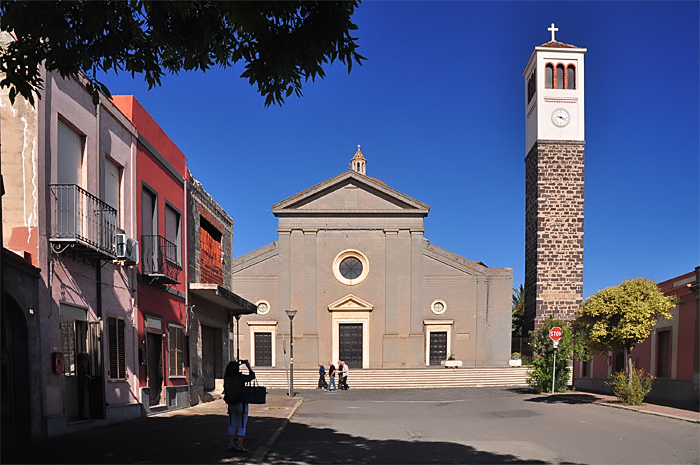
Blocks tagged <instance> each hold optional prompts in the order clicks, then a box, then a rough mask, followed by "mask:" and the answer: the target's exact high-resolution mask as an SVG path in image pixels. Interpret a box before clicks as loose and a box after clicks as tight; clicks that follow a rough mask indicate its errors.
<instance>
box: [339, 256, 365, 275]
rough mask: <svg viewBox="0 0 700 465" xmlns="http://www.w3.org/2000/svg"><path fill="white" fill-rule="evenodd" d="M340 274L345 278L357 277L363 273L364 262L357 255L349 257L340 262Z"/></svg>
mask: <svg viewBox="0 0 700 465" xmlns="http://www.w3.org/2000/svg"><path fill="white" fill-rule="evenodd" d="M340 274H341V275H343V278H345V279H357V278H358V277H360V275H361V274H362V262H361V261H360V260H358V259H357V258H356V257H347V258H345V259H344V260H343V261H342V262H340Z"/></svg>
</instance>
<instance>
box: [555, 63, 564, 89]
mask: <svg viewBox="0 0 700 465" xmlns="http://www.w3.org/2000/svg"><path fill="white" fill-rule="evenodd" d="M556 84H557V89H563V88H564V65H562V64H558V65H557V81H556Z"/></svg>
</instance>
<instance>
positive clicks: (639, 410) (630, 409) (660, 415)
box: [594, 402, 700, 423]
mask: <svg viewBox="0 0 700 465" xmlns="http://www.w3.org/2000/svg"><path fill="white" fill-rule="evenodd" d="M594 404H595V405H602V406H603V407H612V408H619V409H622V410H629V411H632V412H639V413H646V414H647V415H656V416H657V417H665V418H672V419H674V420H681V421H687V422H690V423H700V420H696V419H694V418H687V417H679V416H678V415H669V414H668V413H661V412H652V411H649V410H643V409H638V408H634V407H630V406H627V405H617V404H609V403H607V402H594Z"/></svg>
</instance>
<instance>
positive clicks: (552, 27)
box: [547, 23, 559, 42]
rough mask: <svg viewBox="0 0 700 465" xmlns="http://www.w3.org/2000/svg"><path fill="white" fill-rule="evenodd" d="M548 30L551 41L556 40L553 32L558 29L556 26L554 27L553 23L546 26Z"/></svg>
mask: <svg viewBox="0 0 700 465" xmlns="http://www.w3.org/2000/svg"><path fill="white" fill-rule="evenodd" d="M547 30H548V31H550V32H551V33H552V42H556V41H557V40H556V39H555V38H554V33H555V32H557V31H558V30H559V28H558V27H554V23H552V25H551V26H550V27H548V28H547Z"/></svg>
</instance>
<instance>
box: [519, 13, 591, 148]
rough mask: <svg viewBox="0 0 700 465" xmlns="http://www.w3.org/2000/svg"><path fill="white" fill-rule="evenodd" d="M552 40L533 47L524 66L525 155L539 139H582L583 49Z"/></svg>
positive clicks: (551, 29)
mask: <svg viewBox="0 0 700 465" xmlns="http://www.w3.org/2000/svg"><path fill="white" fill-rule="evenodd" d="M548 30H549V31H550V32H551V33H552V40H550V41H549V42H547V43H545V44H542V45H541V46H539V47H535V50H534V51H533V52H532V55H531V56H530V60H529V61H528V63H527V66H526V67H525V72H524V73H523V77H524V78H525V119H526V121H527V123H526V127H527V131H526V140H527V142H526V147H525V153H528V152H529V151H530V149H531V148H532V145H533V144H534V143H535V142H536V141H538V140H551V141H584V140H585V105H584V88H585V87H584V84H585V79H584V77H585V73H584V66H583V56H584V54H585V53H586V49H585V48H579V47H576V46H574V45H569V44H564V43H561V42H557V41H556V39H555V35H554V34H555V32H556V31H558V30H559V29H558V28H556V27H554V23H552V25H551V27H550V28H549V29H548Z"/></svg>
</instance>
